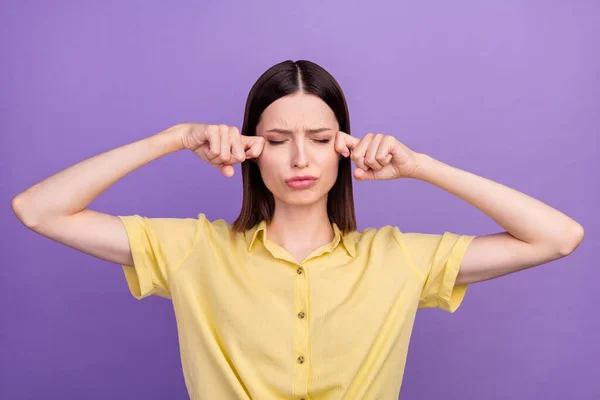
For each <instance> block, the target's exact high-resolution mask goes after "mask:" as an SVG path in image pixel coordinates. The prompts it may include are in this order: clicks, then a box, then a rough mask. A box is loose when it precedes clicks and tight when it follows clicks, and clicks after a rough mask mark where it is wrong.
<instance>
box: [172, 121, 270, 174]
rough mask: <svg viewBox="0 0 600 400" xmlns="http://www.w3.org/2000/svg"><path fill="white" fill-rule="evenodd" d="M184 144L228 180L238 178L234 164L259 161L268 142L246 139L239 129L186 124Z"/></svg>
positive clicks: (249, 137)
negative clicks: (217, 169) (252, 160)
mask: <svg viewBox="0 0 600 400" xmlns="http://www.w3.org/2000/svg"><path fill="white" fill-rule="evenodd" d="M180 126H181V130H180V133H181V143H182V145H183V147H184V148H185V149H188V150H191V151H193V152H194V153H196V154H197V155H198V156H200V158H202V159H203V160H204V161H207V162H209V163H211V164H212V165H214V166H215V167H217V168H219V169H220V170H221V173H222V174H223V175H225V176H227V177H231V176H233V174H234V168H233V164H237V163H241V162H243V161H245V160H246V159H249V158H256V157H258V156H259V155H260V154H261V153H262V150H263V147H264V144H265V140H264V138H263V137H261V136H244V135H241V134H240V131H239V130H238V129H237V128H236V127H235V126H227V125H209V124H199V123H195V122H190V123H183V124H180Z"/></svg>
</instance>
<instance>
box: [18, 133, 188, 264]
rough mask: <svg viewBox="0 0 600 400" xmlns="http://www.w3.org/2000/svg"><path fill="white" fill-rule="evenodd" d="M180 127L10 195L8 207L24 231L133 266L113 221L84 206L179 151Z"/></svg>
mask: <svg viewBox="0 0 600 400" xmlns="http://www.w3.org/2000/svg"><path fill="white" fill-rule="evenodd" d="M181 127H182V126H181V125H180V124H178V125H174V126H172V127H170V128H168V129H166V130H164V131H162V132H159V133H157V134H154V135H152V136H150V137H147V138H145V139H141V140H139V141H136V142H133V143H129V144H126V145H124V146H121V147H118V148H116V149H113V150H110V151H107V152H104V153H101V154H98V155H96V156H94V157H91V158H88V159H86V160H84V161H81V162H79V163H77V164H75V165H72V166H70V167H68V168H66V169H64V170H62V171H60V172H58V173H56V174H54V175H52V176H50V177H49V178H47V179H45V180H43V181H41V182H39V183H37V184H35V185H33V186H32V187H30V188H29V189H27V190H25V191H24V192H22V193H20V194H18V195H17V196H15V197H14V198H13V200H12V208H13V211H14V213H15V215H16V216H17V218H18V219H19V220H20V221H21V222H22V223H23V224H24V225H25V226H27V227H28V228H29V229H31V230H33V231H35V232H37V233H39V234H41V235H43V236H45V237H48V238H50V239H52V240H55V241H57V242H60V243H63V244H65V245H67V246H70V247H72V248H75V249H77V250H80V251H83V252H84V253H87V254H90V255H93V256H95V257H98V258H101V259H104V260H107V261H111V262H115V263H118V264H125V265H133V259H132V256H131V250H130V248H129V241H128V239H127V234H126V231H125V227H124V226H123V224H122V223H121V221H120V220H119V218H118V217H116V216H112V215H108V214H104V213H100V212H97V211H92V210H89V209H86V207H87V206H88V205H89V204H90V203H91V202H92V201H93V200H94V199H95V198H96V197H98V196H99V195H100V194H101V193H102V192H104V191H105V190H106V189H108V188H109V187H110V186H111V185H112V184H114V183H115V182H117V181H118V180H119V179H121V178H122V177H124V176H125V175H127V174H129V173H130V172H132V171H134V170H136V169H138V168H139V167H141V166H143V165H146V164H148V163H149V162H151V161H153V160H155V159H158V158H160V157H162V156H164V155H167V154H170V153H173V152H176V151H178V150H182V149H183V148H184V144H183V142H182V135H181V133H180V130H181V129H182V128H181Z"/></svg>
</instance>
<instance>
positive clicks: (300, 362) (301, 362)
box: [298, 356, 304, 364]
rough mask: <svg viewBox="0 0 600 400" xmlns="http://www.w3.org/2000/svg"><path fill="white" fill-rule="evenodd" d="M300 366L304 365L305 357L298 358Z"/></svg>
mask: <svg viewBox="0 0 600 400" xmlns="http://www.w3.org/2000/svg"><path fill="white" fill-rule="evenodd" d="M298 364H304V357H303V356H300V357H298Z"/></svg>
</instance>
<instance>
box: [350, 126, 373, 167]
mask: <svg viewBox="0 0 600 400" xmlns="http://www.w3.org/2000/svg"><path fill="white" fill-rule="evenodd" d="M373 136H374V135H373V134H372V133H368V134H366V135H365V137H363V138H362V139H360V142H358V145H356V147H355V148H354V151H352V154H351V155H350V158H352V161H354V164H356V166H357V167H358V168H360V169H362V170H364V171H366V170H368V169H369V167H368V166H367V165H366V164H365V155H366V152H367V149H368V148H369V144H371V141H372V140H373Z"/></svg>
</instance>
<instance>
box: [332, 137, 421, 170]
mask: <svg viewBox="0 0 600 400" xmlns="http://www.w3.org/2000/svg"><path fill="white" fill-rule="evenodd" d="M335 150H336V151H337V152H338V153H340V154H341V155H342V156H344V157H348V156H350V158H351V159H352V161H354V163H355V164H356V167H357V168H356V169H355V170H354V177H355V178H356V179H357V180H380V179H381V180H383V179H397V178H412V177H414V174H415V172H416V171H417V169H418V167H419V165H418V153H415V152H414V151H412V150H411V149H409V148H408V147H407V146H405V145H404V144H402V143H400V142H399V141H398V140H396V138H395V137H393V136H389V135H383V134H381V133H378V134H376V135H374V134H372V133H369V134H367V135H366V136H365V137H363V138H362V139H358V138H355V137H353V136H350V135H348V134H347V133H344V132H341V131H340V132H338V133H337V134H336V137H335Z"/></svg>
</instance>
